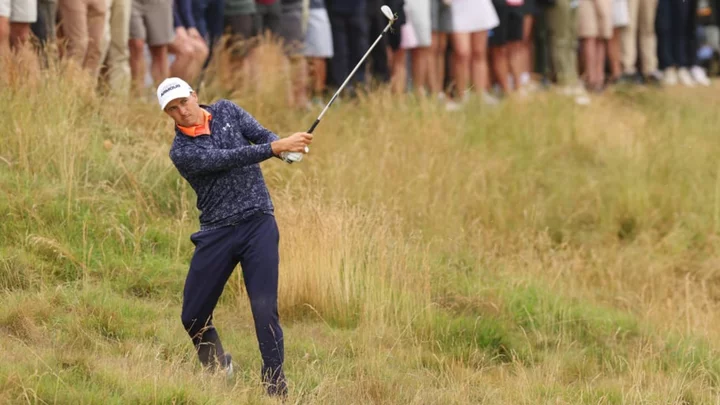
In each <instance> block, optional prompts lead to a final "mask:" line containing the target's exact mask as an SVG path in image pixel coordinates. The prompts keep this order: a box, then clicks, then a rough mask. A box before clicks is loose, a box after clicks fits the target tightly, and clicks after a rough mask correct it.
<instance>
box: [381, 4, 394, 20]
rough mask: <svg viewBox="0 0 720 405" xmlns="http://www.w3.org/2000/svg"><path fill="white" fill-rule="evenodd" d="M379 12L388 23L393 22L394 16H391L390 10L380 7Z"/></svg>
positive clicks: (386, 7)
mask: <svg viewBox="0 0 720 405" xmlns="http://www.w3.org/2000/svg"><path fill="white" fill-rule="evenodd" d="M380 11H382V13H383V15H384V16H385V18H387V19H388V21H395V14H393V12H392V10H391V9H390V7H388V6H382V7H380Z"/></svg>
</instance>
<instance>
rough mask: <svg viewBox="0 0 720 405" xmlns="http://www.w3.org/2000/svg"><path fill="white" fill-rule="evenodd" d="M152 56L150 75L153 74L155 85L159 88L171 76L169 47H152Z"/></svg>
mask: <svg viewBox="0 0 720 405" xmlns="http://www.w3.org/2000/svg"><path fill="white" fill-rule="evenodd" d="M150 56H151V58H152V67H151V68H150V69H151V72H150V73H151V74H152V78H153V82H154V84H155V85H156V86H157V85H159V84H160V82H162V81H163V80H165V79H166V78H167V77H168V76H169V75H170V67H169V66H168V47H167V45H151V46H150Z"/></svg>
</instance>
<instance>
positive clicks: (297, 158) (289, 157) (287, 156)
mask: <svg viewBox="0 0 720 405" xmlns="http://www.w3.org/2000/svg"><path fill="white" fill-rule="evenodd" d="M308 152H310V148H308V147H307V146H306V147H305V153H308ZM280 157H281V158H282V160H284V161H285V163H288V164H291V163H295V162H301V161H302V160H303V154H302V153H300V152H283V153H281V154H280Z"/></svg>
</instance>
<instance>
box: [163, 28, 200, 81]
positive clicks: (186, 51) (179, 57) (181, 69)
mask: <svg viewBox="0 0 720 405" xmlns="http://www.w3.org/2000/svg"><path fill="white" fill-rule="evenodd" d="M168 51H169V52H170V53H172V54H174V55H175V61H174V62H173V64H172V66H170V74H171V75H172V76H177V77H179V78H181V79H183V80H185V81H187V82H190V81H191V79H190V70H191V69H192V67H191V65H192V64H193V62H194V60H193V58H194V51H195V49H194V47H193V43H192V41H191V39H190V37H189V36H188V34H187V30H185V28H183V27H177V28H175V39H174V40H173V42H171V43H170V45H169V46H168Z"/></svg>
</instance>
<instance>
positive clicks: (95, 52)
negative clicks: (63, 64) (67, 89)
mask: <svg viewBox="0 0 720 405" xmlns="http://www.w3.org/2000/svg"><path fill="white" fill-rule="evenodd" d="M105 1H106V0H60V3H59V4H58V5H59V8H60V17H61V19H62V32H63V34H64V36H65V37H67V41H68V44H67V56H68V58H70V59H71V60H74V61H75V62H77V63H78V64H79V65H81V66H82V67H83V68H84V69H85V70H86V71H88V72H89V73H90V74H91V75H92V76H93V77H97V75H98V73H99V71H100V63H101V60H100V56H101V49H100V47H101V46H102V41H103V34H104V33H105V13H106V12H107V4H106V2H105Z"/></svg>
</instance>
